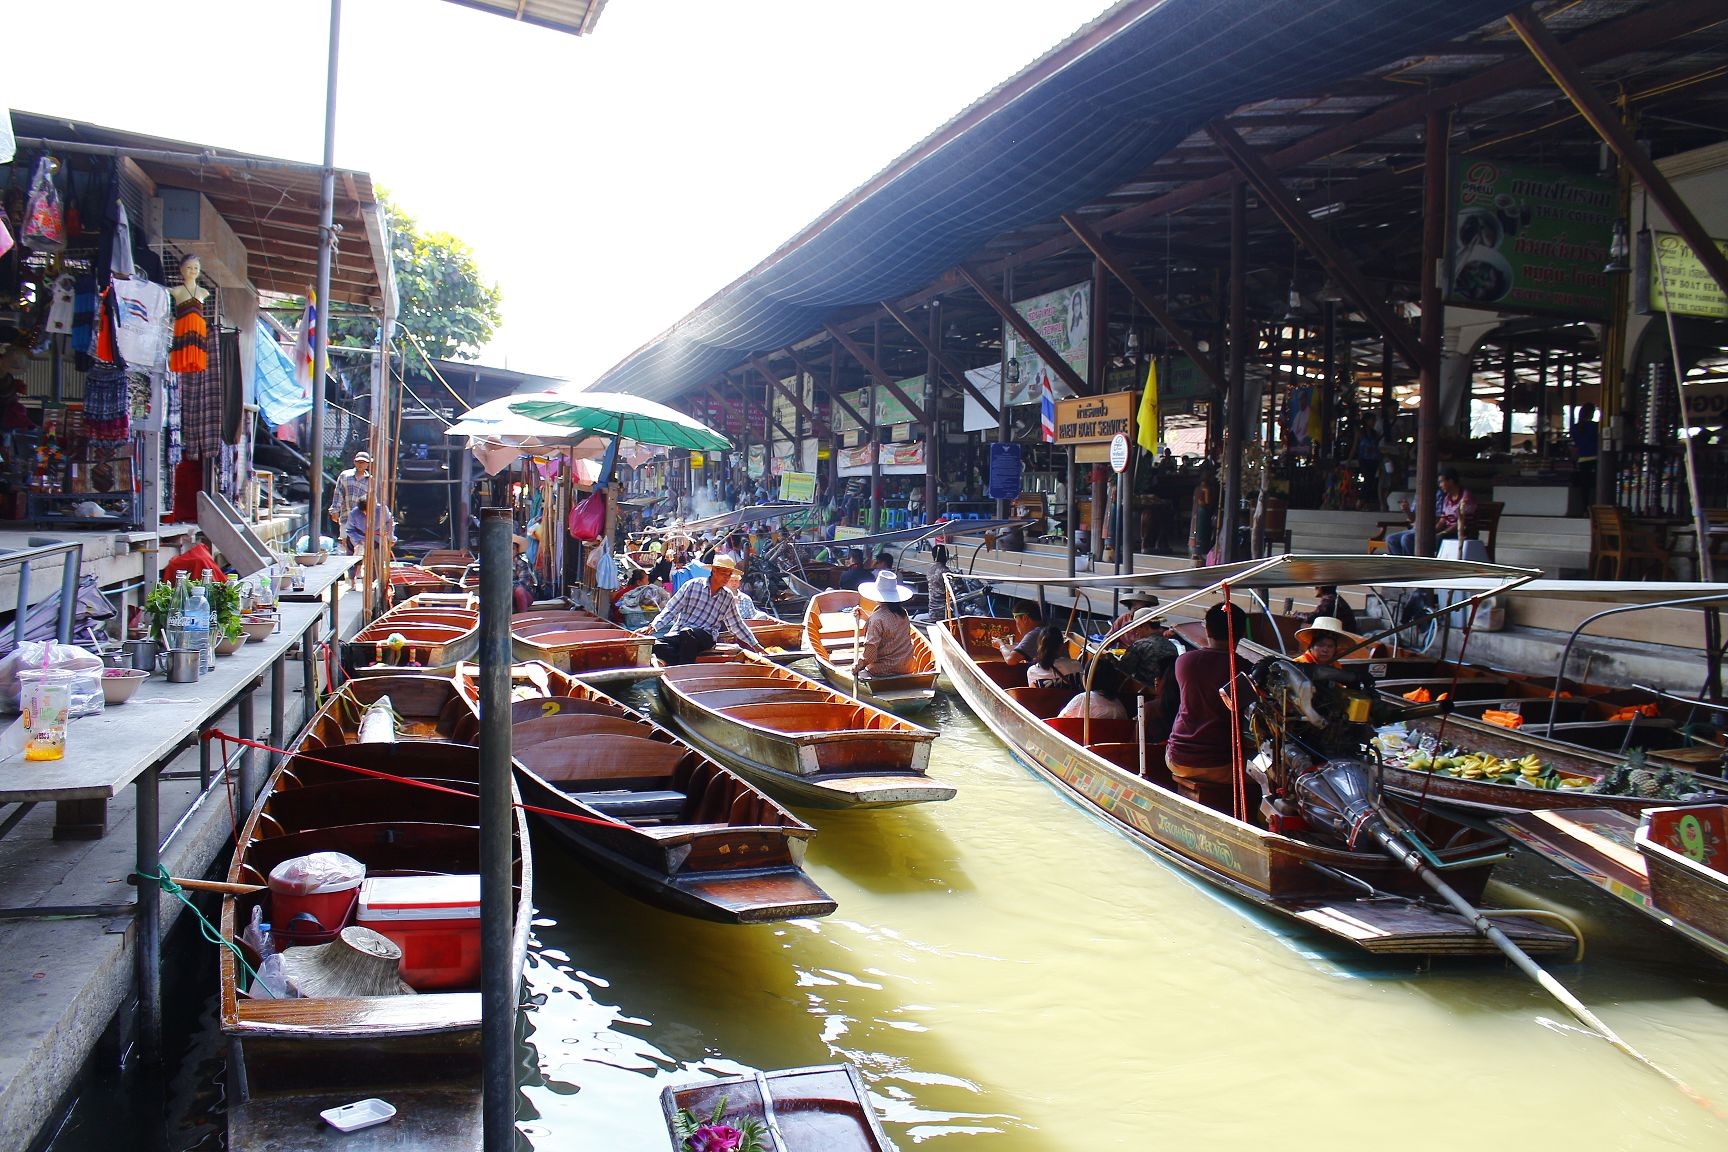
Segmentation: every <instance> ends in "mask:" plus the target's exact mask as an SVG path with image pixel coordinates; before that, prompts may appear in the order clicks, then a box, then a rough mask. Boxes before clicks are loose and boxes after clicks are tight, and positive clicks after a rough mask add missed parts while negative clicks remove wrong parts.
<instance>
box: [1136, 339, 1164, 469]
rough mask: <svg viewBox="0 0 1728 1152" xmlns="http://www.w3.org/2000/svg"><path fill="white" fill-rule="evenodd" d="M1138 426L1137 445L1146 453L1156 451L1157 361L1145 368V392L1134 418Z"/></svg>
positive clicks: (1141, 395)
mask: <svg viewBox="0 0 1728 1152" xmlns="http://www.w3.org/2000/svg"><path fill="white" fill-rule="evenodd" d="M1134 422H1135V424H1137V425H1138V426H1139V429H1140V434H1139V437H1138V443H1139V445H1140V447H1142V448H1144V449H1146V451H1148V452H1156V451H1158V361H1156V360H1153V361H1151V362H1150V363H1148V364H1147V366H1146V391H1144V392H1142V393H1141V394H1140V411H1139V413H1138V414H1137V415H1136V416H1135V418H1134Z"/></svg>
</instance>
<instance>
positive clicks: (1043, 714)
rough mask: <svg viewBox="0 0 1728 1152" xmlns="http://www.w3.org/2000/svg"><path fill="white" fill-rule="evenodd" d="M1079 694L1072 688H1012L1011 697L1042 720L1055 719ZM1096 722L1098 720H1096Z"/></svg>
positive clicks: (1009, 693)
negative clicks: (1065, 705) (1063, 706)
mask: <svg viewBox="0 0 1728 1152" xmlns="http://www.w3.org/2000/svg"><path fill="white" fill-rule="evenodd" d="M1076 695H1077V693H1076V692H1075V690H1074V689H1072V688H1010V689H1008V696H1009V699H1011V700H1013V701H1014V702H1015V703H1016V704H1018V705H1020V707H1022V708H1024V709H1026V711H1028V712H1030V713H1032V715H1034V716H1036V717H1038V718H1039V719H1040V720H1049V719H1053V718H1054V717H1055V716H1056V713H1058V712H1060V711H1062V705H1064V704H1066V703H1068V701H1070V700H1072V699H1074V697H1075V696H1076ZM1093 723H1094V724H1096V723H1098V721H1096V720H1094V721H1093Z"/></svg>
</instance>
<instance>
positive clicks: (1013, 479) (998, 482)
mask: <svg viewBox="0 0 1728 1152" xmlns="http://www.w3.org/2000/svg"><path fill="white" fill-rule="evenodd" d="M1025 469H1026V465H1025V463H1024V462H1023V461H1022V460H1021V458H1020V445H1018V444H992V445H990V484H989V488H988V490H987V491H986V493H985V494H986V495H988V496H989V497H990V499H992V500H1012V499H1014V498H1015V497H1016V496H1018V495H1020V477H1021V474H1022V473H1023V472H1024V471H1025Z"/></svg>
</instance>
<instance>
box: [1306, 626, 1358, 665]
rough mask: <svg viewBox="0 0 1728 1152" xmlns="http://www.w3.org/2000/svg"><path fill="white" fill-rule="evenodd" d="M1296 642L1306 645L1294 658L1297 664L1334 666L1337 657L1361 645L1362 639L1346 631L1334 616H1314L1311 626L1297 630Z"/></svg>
mask: <svg viewBox="0 0 1728 1152" xmlns="http://www.w3.org/2000/svg"><path fill="white" fill-rule="evenodd" d="M1296 640H1297V642H1298V643H1301V644H1305V645H1307V648H1306V650H1304V651H1303V653H1302V655H1300V656H1298V657H1296V663H1298V664H1323V665H1332V664H1336V663H1337V662H1338V657H1339V656H1341V655H1343V654H1344V653H1346V652H1348V651H1350V650H1351V649H1352V648H1355V647H1356V646H1357V645H1358V644H1360V643H1362V637H1360V636H1358V635H1356V634H1355V633H1353V632H1351V631H1349V630H1348V629H1346V628H1345V627H1344V621H1342V620H1340V619H1338V617H1336V616H1316V617H1315V618H1314V622H1313V623H1312V624H1310V625H1308V626H1307V627H1306V628H1301V629H1298V630H1297V632H1296Z"/></svg>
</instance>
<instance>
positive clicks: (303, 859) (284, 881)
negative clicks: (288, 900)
mask: <svg viewBox="0 0 1728 1152" xmlns="http://www.w3.org/2000/svg"><path fill="white" fill-rule="evenodd" d="M365 878H366V865H364V864H362V863H360V861H358V860H356V859H354V857H352V856H349V855H347V854H346V853H342V852H313V853H311V854H310V855H307V856H294V857H291V858H289V859H287V860H284V861H282V863H280V864H278V865H276V867H274V868H272V869H270V891H272V892H279V893H288V894H292V895H296V896H307V895H311V894H312V893H314V892H341V891H344V890H346V889H349V888H355V887H358V886H359V884H360V881H362V880H364V879H365Z"/></svg>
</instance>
